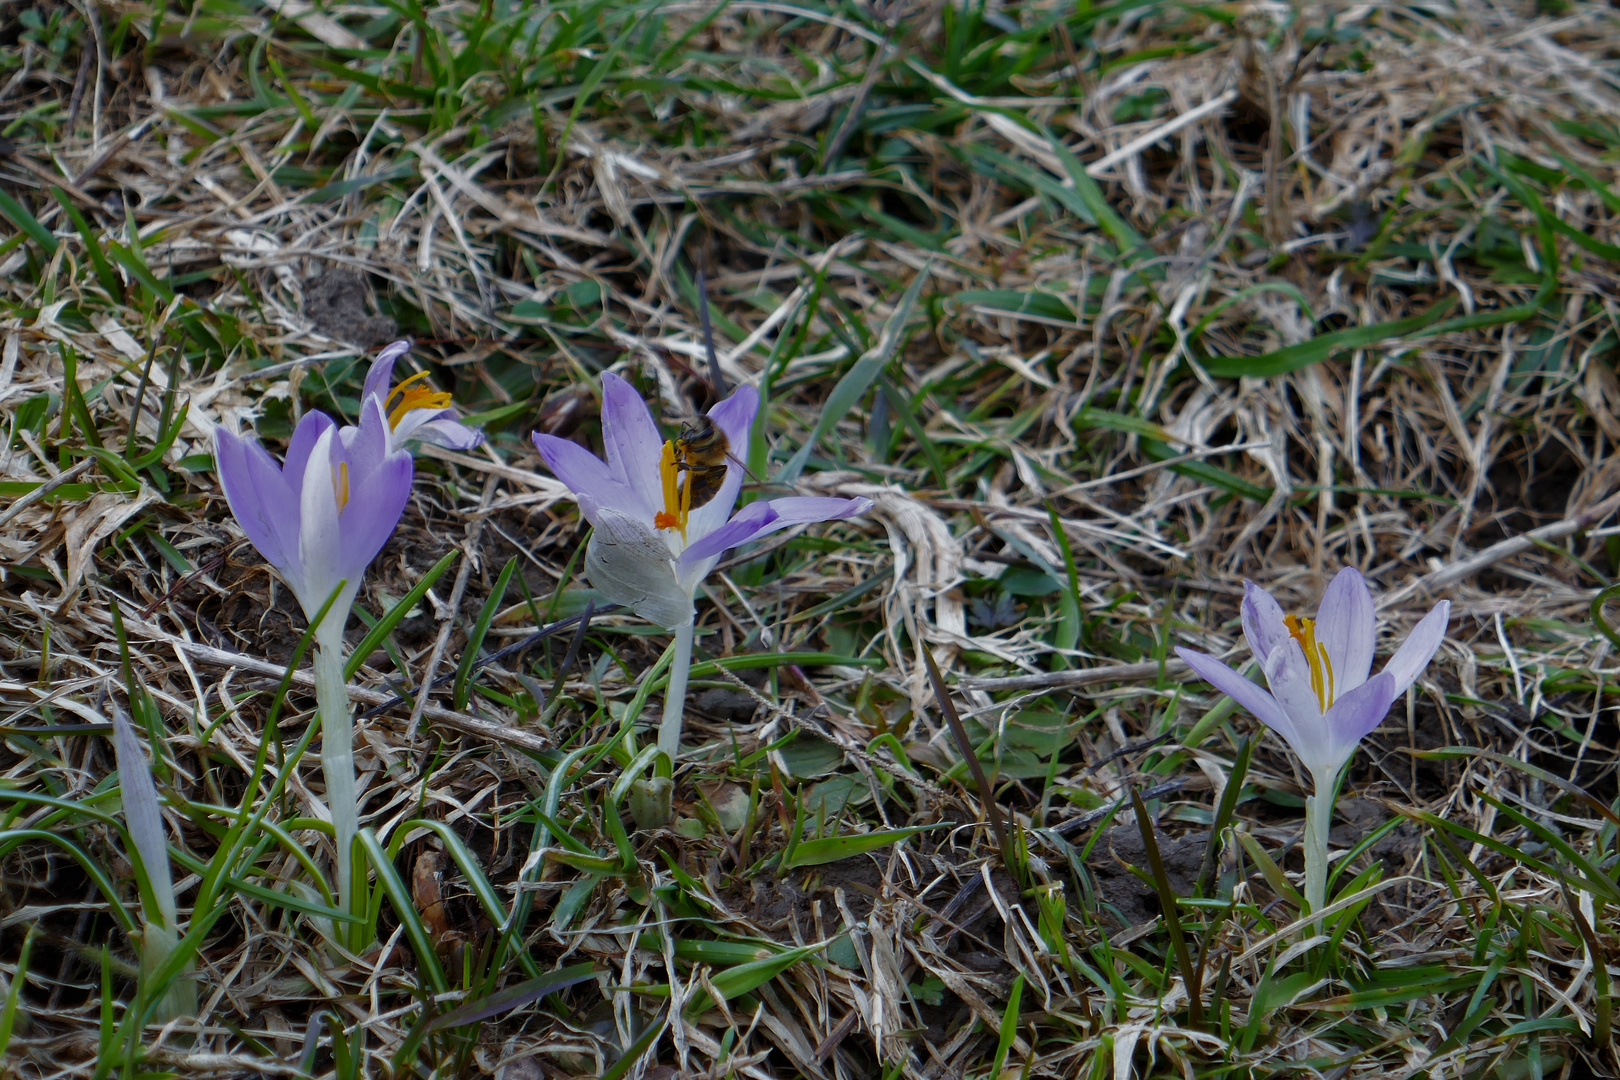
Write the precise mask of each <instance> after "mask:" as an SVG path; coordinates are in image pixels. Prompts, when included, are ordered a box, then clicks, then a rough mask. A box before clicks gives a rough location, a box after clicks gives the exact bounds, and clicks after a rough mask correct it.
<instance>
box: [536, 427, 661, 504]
mask: <svg viewBox="0 0 1620 1080" xmlns="http://www.w3.org/2000/svg"><path fill="white" fill-rule="evenodd" d="M534 448H535V449H536V450H538V451H540V459H541V460H542V461H544V462H545V463H546V468H548V469H550V470H551V473H552V475H553V476H555V477H556V478H557V479H559V480H561V481H562V482H563V483H564V484H566V485H568V490H569V491H572V492H573V493H574V494H575V496H580V495H583V494H586V493H589V495H590V506H587V505H586V501H585V500H584V499H580V500H579V505H580V509H581V510H583V511H584V512H585V516H586V518H587V519H589V521H590V523H591V524H592V525H595V524H597V519H596V516H595V515H594V512H593V509H592V508H593V507H596V506H611V507H612V508H613V509H615V510H618V511H619V512H621V513H624V514H628V515H630V516H631V517H636V518H645V519H646V520H647V521H648V522H649V523H650V522H651V521H652V515H653V509H652V507H650V506H646V505H643V502H642V498H641V495H640V494H639V493H638V492H637V491H635V490H634V489H633V488H631V487H630V486H629V485H627V484H624V483H622V482H621V481H620V480H619V478H618V477H617V476H615V475H614V473H613V470H611V469H609V468H608V467H607V465H605V464H603V462H602V459H601V458H599V457H597V456H596V455H595V454H593V453H591V452H590V451H589V450H587V449H585V448H584V447H583V446H580V445H579V444H578V443H573V442H569V441H568V440H567V439H559V438H558V437H557V436H555V435H543V434H541V433H540V432H538V431H537V432H535V433H534Z"/></svg>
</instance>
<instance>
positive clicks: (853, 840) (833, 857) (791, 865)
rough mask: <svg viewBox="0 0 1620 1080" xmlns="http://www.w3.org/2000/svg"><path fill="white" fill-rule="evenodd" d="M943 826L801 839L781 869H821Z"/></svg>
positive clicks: (783, 859) (914, 826)
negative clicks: (819, 867) (802, 867)
mask: <svg viewBox="0 0 1620 1080" xmlns="http://www.w3.org/2000/svg"><path fill="white" fill-rule="evenodd" d="M940 827H941V826H940V825H907V826H906V827H905V828H903V829H880V830H878V831H877V832H869V833H860V834H859V835H854V836H827V837H823V838H821V839H820V840H801V841H800V842H799V843H798V844H797V845H796V846H795V847H794V849H793V851H792V853H791V855H784V856H783V858H782V864H781V869H783V870H792V869H795V868H797V867H800V866H821V865H823V864H824V863H830V862H837V861H838V860H839V859H847V858H849V857H850V856H851V855H860V854H862V853H864V852H868V851H876V850H877V849H878V848H883V847H888V846H889V845H890V844H894V843H898V842H899V841H901V840H904V839H906V838H907V837H909V836H916V835H917V834H918V833H920V832H926V831H927V830H929V829H937V828H940Z"/></svg>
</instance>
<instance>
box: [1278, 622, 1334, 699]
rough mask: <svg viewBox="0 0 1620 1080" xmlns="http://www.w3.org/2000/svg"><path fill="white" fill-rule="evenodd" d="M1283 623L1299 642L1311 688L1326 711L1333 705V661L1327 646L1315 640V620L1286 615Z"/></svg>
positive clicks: (1289, 634)
mask: <svg viewBox="0 0 1620 1080" xmlns="http://www.w3.org/2000/svg"><path fill="white" fill-rule="evenodd" d="M1283 625H1285V626H1287V627H1288V636H1289V637H1291V638H1293V639H1294V640H1295V641H1297V642H1299V647H1300V649H1301V650H1303V651H1304V653H1305V663H1306V665H1307V666H1309V667H1310V669H1311V689H1312V690H1314V691H1316V700H1317V701H1318V702H1319V703H1320V704H1321V706H1322V711H1323V712H1327V711H1328V710H1329V709H1331V708H1332V707H1333V698H1334V692H1333V661H1332V660H1331V659H1330V658H1329V657H1328V651H1327V646H1326V645H1323V644H1322V643H1321V642H1320V641H1317V640H1316V620H1315V619H1302V618H1300V617H1299V616H1298V615H1286V616H1284V617H1283Z"/></svg>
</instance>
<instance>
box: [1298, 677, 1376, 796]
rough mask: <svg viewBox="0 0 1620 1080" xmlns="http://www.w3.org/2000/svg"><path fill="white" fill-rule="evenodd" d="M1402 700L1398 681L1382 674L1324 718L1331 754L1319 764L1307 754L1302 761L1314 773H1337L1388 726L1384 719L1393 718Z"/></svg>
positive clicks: (1336, 704)
mask: <svg viewBox="0 0 1620 1080" xmlns="http://www.w3.org/2000/svg"><path fill="white" fill-rule="evenodd" d="M1399 696H1400V691H1399V690H1397V689H1396V686H1395V680H1394V678H1392V677H1391V676H1390V674H1389V672H1387V671H1381V672H1379V673H1378V674H1377V675H1376V676H1374V677H1373V678H1371V679H1368V680H1367V681H1366V682H1364V683H1362V684H1361V685H1360V686H1358V687H1356V688H1355V689H1354V690H1352V691H1350V692H1349V693H1348V694H1345V695H1344V696H1343V697H1341V698H1340V699H1339V700H1337V701H1335V702H1334V703H1333V708H1331V709H1329V710H1328V713H1327V716H1325V717H1323V718H1322V719H1323V726H1324V727H1325V728H1326V730H1327V736H1328V743H1329V753H1327V754H1326V755H1324V756H1323V758H1322V760H1321V761H1319V762H1316V763H1313V762H1311V761H1310V760H1309V759H1307V758H1306V757H1305V755H1304V754H1301V755H1300V759H1301V760H1302V761H1304V762H1305V765H1306V767H1307V768H1309V769H1310V770H1311V771H1312V772H1313V773H1316V772H1320V771H1321V770H1323V769H1327V768H1331V769H1332V770H1333V771H1334V772H1337V771H1338V770H1339V769H1340V768H1341V767H1342V766H1343V765H1344V763H1345V762H1346V761H1349V760H1350V756H1351V755H1352V754H1354V753H1355V752H1356V745H1357V744H1358V743H1360V742H1361V740H1362V739H1363V738H1365V737H1366V736H1367V735H1368V734H1369V733H1370V732H1372V731H1373V729H1375V728H1376V727H1378V725H1379V724H1382V723H1383V722H1384V717H1386V716H1388V715H1389V707H1390V706H1391V705H1392V704H1394V702H1395V699H1396V698H1397V697H1399Z"/></svg>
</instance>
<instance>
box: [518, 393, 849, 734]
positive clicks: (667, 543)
mask: <svg viewBox="0 0 1620 1080" xmlns="http://www.w3.org/2000/svg"><path fill="white" fill-rule="evenodd" d="M758 411H759V392H758V391H756V390H755V389H754V388H753V387H751V386H741V387H738V388H737V390H735V391H734V392H733V393H732V394H731V395H730V396H729V397H727V398H726V399H725V400H724V401H721V402H720V403H719V404H717V405H715V406H714V407H713V408H712V409H710V410H709V411H708V413H707V414H706V415H704V416H700V417H698V418H697V419H695V420H691V421H688V422H687V423H685V424H683V425H682V428H681V431H680V433H679V434H678V435H677V436H676V437H675V438H673V439H666V438H664V437H663V436H662V435H661V434H659V431H658V425H657V424H656V423H654V422H653V418H652V413H651V411H650V410H648V408H647V403H646V402H644V401H642V400H641V396H640V395H639V394H637V393H636V391H635V389H634V388H633V387H631V385H630V384H629V383H627V382H625V381H624V380H623V379H621V378H620V377H619V376H617V375H614V374H612V373H609V374H606V375H603V376H602V441H603V443H604V444H605V449H606V451H607V460H606V461H603V460H602V459H601V458H598V457H597V456H596V455H594V454H592V453H591V452H590V451H588V450H586V449H584V448H583V447H581V446H579V445H577V444H575V443H572V442H569V441H568V440H566V439H559V438H557V437H556V436H553V435H544V434H540V433H538V432H536V433H535V436H534V444H535V447H536V448H537V449H538V450H539V451H540V456H541V457H542V458H543V459H544V460H545V463H546V465H547V466H548V467H549V468H550V469H551V471H552V472H553V473H555V474H556V476H557V479H559V480H561V481H562V482H563V483H564V484H566V485H568V488H569V490H570V491H572V492H573V493H574V500H575V501H576V502H578V503H579V508H580V511H581V512H582V513H583V514H584V515H585V518H586V520H588V521H589V522H590V523H591V524H592V525H593V526H594V527H595V528H594V531H593V532H592V534H591V540H590V543H589V545H588V546H587V547H586V550H585V574H586V576H587V577H588V578H589V579H590V582H591V584H592V585H593V586H595V587H596V589H597V591H598V592H600V593H601V594H602V595H603V596H604V597H606V598H607V599H609V600H611V601H613V602H614V603H616V604H623V605H625V606H626V607H628V608H631V609H632V610H634V611H635V613H636V614H638V615H640V616H641V617H642V618H644V619H646V620H647V621H648V622H652V623H656V624H658V625H659V626H664V627H668V628H669V629H671V630H674V631H675V635H676V637H675V657H674V666H673V667H672V668H671V669H670V678H669V687H668V690H667V692H666V695H665V700H664V719H663V723H662V725H661V726H660V728H659V733H658V745H659V748H660V749H661V750H663V751H664V752H665V753H666V754H668V755H669V757H670V759H671V760H673V759H674V758H675V756H676V754H677V752H678V751H679V748H680V735H681V715H682V706H683V703H684V698H685V695H686V676H687V669H688V668H689V667H690V666H691V658H692V620H693V615H694V611H695V608H694V604H693V598H694V597H695V596H696V594H697V590H698V586H699V585H701V584H702V583H703V579H704V578H705V577H707V576H708V574H709V572H710V571H711V570H713V569H714V567H715V564H716V563H718V562H719V561H720V556H721V554H722V553H724V552H725V551H726V550H727V549H729V548H733V547H736V546H737V545H738V544H746V543H749V542H751V541H754V540H758V539H760V538H761V537H763V536H767V535H769V534H770V533H773V532H776V531H778V530H780V529H787V528H791V527H793V526H795V525H805V524H810V523H813V522H817V521H834V520H837V519H840V518H848V517H854V516H855V515H857V514H862V513H865V512H866V511H867V510H868V509H869V508H870V507H871V505H872V502H871V500H870V499H860V498H856V499H835V498H826V497H807V496H789V497H787V498H782V499H771V500H768V501H764V500H762V501H760V502H754V503H749V504H748V505H747V506H745V507H743V508H742V509H741V510H739V511H737V512H736V513H735V514H733V513H732V510H733V508H734V507H735V506H736V503H737V496H738V494H739V493H740V492H741V490H742V484H743V476H744V474H745V472H746V470H745V469H744V468H743V466H742V463H741V462H740V461H738V460H737V457H736V455H737V454H738V453H744V452H746V447H747V446H748V436H749V431H750V429H751V428H752V426H753V423H754V416H755V414H756V413H757V412H758Z"/></svg>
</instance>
